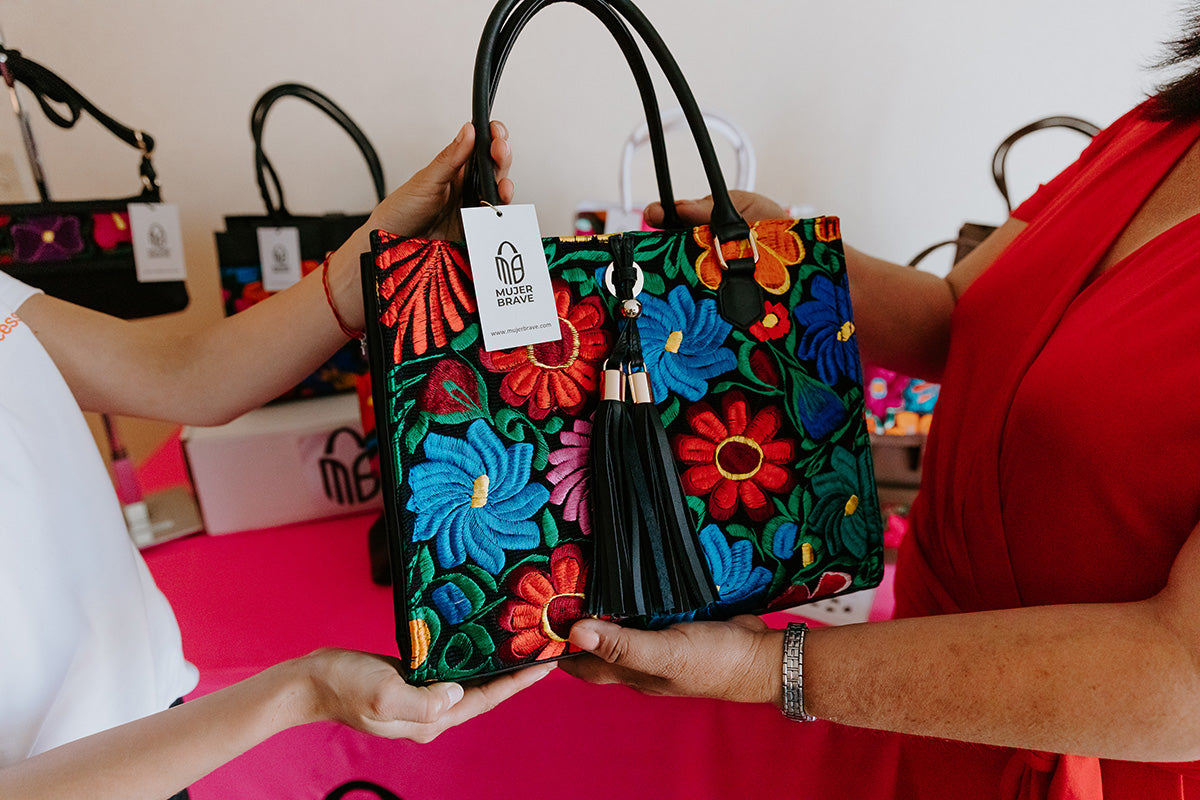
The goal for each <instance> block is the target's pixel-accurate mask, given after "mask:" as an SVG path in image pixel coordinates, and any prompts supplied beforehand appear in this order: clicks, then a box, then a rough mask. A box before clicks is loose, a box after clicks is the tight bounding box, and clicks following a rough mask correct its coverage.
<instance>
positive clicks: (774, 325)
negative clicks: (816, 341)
mask: <svg viewBox="0 0 1200 800" xmlns="http://www.w3.org/2000/svg"><path fill="white" fill-rule="evenodd" d="M791 329H792V317H791V315H790V314H788V311H787V308H785V307H784V305H783V304H782V303H772V302H771V301H770V300H768V301H767V302H766V303H765V304H764V312H763V318H762V319H760V320H759V321H758V322H756V323H754V324H753V325H751V326H750V335H751V336H753V337H754V338H755V339H758V340H759V341H760V342H770V341H773V340H775V339H782V338H783V337H784V336H787V335H788V331H790V330H791Z"/></svg>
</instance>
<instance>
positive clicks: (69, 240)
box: [12, 217, 83, 264]
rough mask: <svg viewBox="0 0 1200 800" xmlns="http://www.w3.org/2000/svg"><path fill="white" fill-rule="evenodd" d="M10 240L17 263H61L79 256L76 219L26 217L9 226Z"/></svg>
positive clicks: (81, 242) (78, 236)
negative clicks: (10, 229)
mask: <svg viewBox="0 0 1200 800" xmlns="http://www.w3.org/2000/svg"><path fill="white" fill-rule="evenodd" d="M12 238H13V259H14V260H15V261H17V262H18V263H27V264H28V263H34V262H38V261H64V260H66V259H68V258H70V257H71V256H73V255H76V254H77V253H81V252H83V238H82V237H81V236H80V233H79V220H78V219H77V218H76V217H30V218H29V219H27V220H25V221H24V222H22V223H17V224H16V225H13V226H12Z"/></svg>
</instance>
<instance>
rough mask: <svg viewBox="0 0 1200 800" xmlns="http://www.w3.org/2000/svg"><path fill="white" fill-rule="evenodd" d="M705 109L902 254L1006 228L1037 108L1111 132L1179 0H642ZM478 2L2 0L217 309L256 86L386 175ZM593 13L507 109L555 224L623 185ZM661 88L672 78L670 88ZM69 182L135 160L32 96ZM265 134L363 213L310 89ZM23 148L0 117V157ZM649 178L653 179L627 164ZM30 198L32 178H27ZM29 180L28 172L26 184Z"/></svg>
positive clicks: (631, 102)
mask: <svg viewBox="0 0 1200 800" xmlns="http://www.w3.org/2000/svg"><path fill="white" fill-rule="evenodd" d="M642 6H643V8H644V10H645V12H646V14H647V15H648V16H649V17H650V18H651V19H652V20H653V21H654V22H655V23H656V24H657V25H658V27H659V29H660V31H661V33H662V35H663V36H664V38H665V39H666V40H667V42H668V44H669V45H670V46H671V47H672V49H673V51H674V53H675V55H676V57H677V59H678V60H679V62H680V63H681V65H682V66H683V69H684V71H685V73H686V74H687V75H688V77H689V79H690V81H691V83H692V86H693V89H694V91H695V92H696V94H697V96H698V97H699V99H700V101H701V103H702V104H703V105H706V106H709V107H712V108H714V109H716V110H719V111H721V112H723V113H725V114H727V115H729V116H730V117H731V118H733V119H735V120H736V121H737V122H738V123H739V124H740V125H741V126H742V127H743V128H745V130H746V131H747V132H748V133H749V134H750V137H751V139H752V141H753V142H754V144H755V146H756V148H757V151H758V157H759V181H758V187H759V189H760V191H762V192H764V193H765V194H768V195H770V196H772V197H775V198H777V199H779V200H781V201H786V202H796V203H800V202H803V203H811V204H813V205H815V206H817V207H818V208H819V209H821V210H822V211H827V212H830V213H837V214H839V215H841V216H842V218H843V231H844V233H845V235H846V237H847V239H848V240H849V241H851V242H853V243H854V244H855V245H857V246H858V247H860V248H862V249H865V250H867V251H869V252H874V253H876V254H878V255H881V256H885V257H889V258H893V259H896V260H907V259H908V258H909V257H910V256H911V255H913V254H914V253H915V252H916V251H918V250H920V249H921V248H922V247H923V246H924V245H925V244H927V243H930V242H932V241H935V240H937V239H940V238H945V237H947V236H949V235H952V234H953V233H954V231H955V230H956V229H957V227H958V225H959V223H960V222H961V221H962V220H964V219H975V220H980V221H997V222H998V221H1000V220H1001V219H1002V217H1003V214H1004V208H1003V205H1002V203H1001V201H1000V199H999V196H998V195H997V193H996V191H995V189H994V188H993V187H992V186H991V178H990V174H989V163H990V158H991V154H992V151H993V149H994V148H995V146H996V144H997V143H998V142H999V141H1000V140H1001V139H1002V138H1003V137H1004V136H1005V135H1007V134H1008V133H1009V132H1011V131H1012V130H1014V129H1015V128H1017V127H1020V126H1021V125H1022V124H1024V123H1026V122H1028V121H1030V120H1032V119H1034V118H1036V117H1039V116H1043V115H1048V114H1055V113H1070V114H1075V115H1079V116H1083V117H1086V118H1088V119H1091V120H1093V121H1095V122H1096V123H1098V124H1106V123H1108V122H1110V121H1112V120H1113V119H1114V118H1116V117H1117V116H1118V115H1119V114H1121V113H1122V112H1123V111H1125V110H1126V109H1128V108H1129V107H1131V106H1132V105H1133V104H1135V103H1137V102H1138V101H1139V100H1140V99H1141V98H1142V97H1143V96H1144V94H1145V93H1146V91H1148V90H1149V89H1150V88H1151V87H1152V85H1153V83H1154V80H1155V77H1154V76H1153V75H1151V74H1150V73H1149V72H1148V71H1147V70H1146V69H1145V67H1146V65H1147V64H1149V63H1151V62H1152V61H1154V60H1155V59H1156V58H1157V56H1158V55H1159V54H1160V52H1161V49H1160V45H1159V43H1160V42H1161V41H1162V40H1165V39H1168V38H1170V37H1172V36H1174V35H1176V34H1177V33H1178V30H1179V28H1180V19H1181V18H1180V17H1179V15H1178V6H1179V0H1136V2H1131V0H1091V2H1088V3H1086V4H1083V3H1081V2H1080V0H1008V2H1005V3H983V2H978V0H908V1H907V2H895V0H858V2H849V1H848V0H841V2H827V1H826V2H814V1H813V0H742V2H732V0H645V2H643V3H642ZM490 8H491V3H490V2H486V1H485V0H452V1H451V2H446V1H445V0H443V2H433V0H389V1H386V2H385V0H374V1H372V0H339V2H284V0H208V1H207V2H199V1H198V0H121V2H119V3H118V2H85V1H84V0H0V27H2V29H3V31H4V34H5V36H6V38H7V41H8V43H9V45H10V46H13V47H17V48H19V49H21V50H23V51H24V52H25V53H26V54H27V55H28V56H30V57H31V58H34V59H35V60H38V61H41V62H42V63H44V64H46V65H48V66H50V67H52V68H53V69H55V70H56V71H59V72H60V73H61V74H62V75H64V76H65V77H67V78H68V79H69V80H70V81H72V82H73V83H75V84H76V85H77V86H78V87H79V88H80V89H81V90H82V91H83V92H84V93H85V94H86V95H88V96H90V97H91V98H92V99H93V100H94V101H96V102H97V104H98V105H100V106H101V107H103V108H105V109H106V110H108V111H109V112H110V113H112V114H113V115H114V116H116V117H117V118H119V119H121V120H123V121H125V122H127V123H128V124H130V125H132V126H135V127H142V128H144V129H146V130H147V131H149V132H150V133H152V134H153V135H154V136H155V137H156V138H157V140H158V149H157V151H156V166H157V168H158V170H159V174H160V176H161V178H162V182H163V187H164V192H165V195H166V197H167V199H168V200H170V201H173V202H175V203H178V204H179V205H180V207H181V210H182V215H183V224H184V230H185V236H186V238H187V240H188V241H187V256H188V261H189V270H190V278H189V280H190V282H191V285H192V292H193V297H194V309H193V310H191V311H189V312H188V313H189V314H191V315H193V317H195V318H197V319H199V318H201V317H203V316H208V315H216V314H217V313H219V312H218V299H217V288H216V278H215V270H216V267H215V257H214V249H213V243H212V232H213V231H214V230H215V229H217V228H219V227H220V225H221V217H222V215H223V214H226V213H257V212H259V211H260V210H261V201H260V200H259V198H258V194H257V187H256V186H255V183H254V178H253V172H252V161H251V143H250V137H249V134H248V116H249V111H250V107H251V105H252V104H253V101H254V99H255V98H256V97H257V96H258V94H259V93H260V92H261V91H262V90H263V89H265V88H266V87H267V86H269V85H271V84H273V83H276V82H279V81H284V80H296V81H301V82H306V83H310V84H312V85H314V86H316V87H317V88H319V89H322V90H323V91H325V92H327V93H328V94H330V95H331V96H332V97H333V98H334V99H335V100H337V101H338V102H339V103H340V104H341V105H343V106H344V107H345V108H346V109H347V110H348V111H349V113H350V114H351V116H353V117H354V118H355V119H356V120H358V122H359V123H360V124H361V125H362V127H363V128H364V130H365V131H366V132H367V134H368V136H369V137H370V138H371V139H372V140H373V141H374V143H375V145H376V147H377V149H378V150H379V152H380V155H381V158H382V159H383V161H384V165H385V168H386V171H387V177H388V181H389V183H390V184H392V185H396V184H398V183H400V182H402V181H403V180H404V179H405V178H406V177H407V176H408V175H409V174H411V172H412V171H413V170H414V169H416V168H417V167H419V166H420V165H422V164H423V163H425V161H427V160H428V158H429V157H430V156H431V155H432V154H433V153H434V152H435V151H436V150H437V149H438V148H440V147H441V146H442V144H443V142H444V141H447V140H448V138H449V137H450V136H451V135H452V134H453V132H454V131H455V129H456V128H457V126H458V125H459V124H461V123H462V122H463V121H464V120H465V119H467V117H468V116H469V108H470V102H469V101H470V98H469V94H470V75H471V68H472V63H473V60H474V52H475V47H476V43H477V41H478V36H479V33H480V31H481V29H482V26H483V21H484V19H485V17H486V15H487V13H488V11H489V10H490ZM605 36H606V34H605V33H604V31H603V29H602V28H601V27H600V26H599V25H597V24H596V23H595V21H594V20H592V19H591V18H590V17H589V16H587V15H586V14H584V13H583V12H582V11H580V10H579V9H576V8H570V7H565V6H558V7H554V8H551V9H550V10H549V11H547V12H546V13H545V14H544V15H543V16H542V17H540V18H539V19H538V20H536V21H535V22H534V23H533V24H532V25H531V26H530V28H529V29H528V31H527V33H526V35H525V36H524V38H523V39H522V41H521V42H520V44H519V45H518V47H517V50H516V52H515V54H514V56H513V58H512V61H511V64H510V68H509V70H508V71H507V73H506V76H505V80H504V82H503V84H502V88H501V93H500V98H499V102H498V105H497V111H496V115H497V116H498V117H499V118H501V119H503V120H505V121H506V122H507V123H508V124H509V127H510V128H511V130H512V144H513V148H514V150H515V152H516V156H517V166H516V168H515V170H514V177H515V179H516V180H517V182H518V187H519V195H520V199H522V200H531V201H533V202H535V203H536V204H537V206H538V208H539V216H540V218H541V220H542V225H543V230H544V232H545V233H547V234H553V233H564V232H567V229H568V227H569V224H570V219H571V210H572V209H573V208H574V206H575V205H576V203H577V202H579V201H580V200H582V199H600V198H610V197H615V194H616V166H617V161H618V154H619V151H620V146H621V144H622V142H623V140H624V137H625V136H626V134H627V133H628V132H629V130H631V129H632V128H633V127H634V125H635V124H637V123H638V122H639V121H640V106H639V103H638V100H637V94H636V92H635V90H634V87H633V84H632V82H631V80H630V79H629V77H628V73H627V71H626V70H625V67H624V64H623V63H622V62H621V60H620V55H619V53H618V51H617V50H616V48H615V46H614V45H612V44H611V42H609V41H607V40H606V38H605ZM660 88H662V89H664V90H665V87H662V86H660ZM26 100H27V103H28V104H29V105H30V107H31V111H32V114H33V117H34V120H33V121H34V127H35V131H36V135H37V137H38V140H39V143H40V145H41V149H42V154H43V159H44V162H45V165H46V169H47V172H48V175H49V180H50V187H51V190H52V192H53V193H54V195H55V196H56V197H58V198H60V199H68V198H85V197H98V196H105V195H109V196H112V195H119V194H131V193H133V192H134V191H135V190H136V189H137V183H136V180H135V178H136V174H135V170H136V163H137V159H136V155H135V154H134V153H133V152H132V151H131V150H129V149H127V148H125V147H124V146H123V145H120V144H118V143H116V142H115V140H111V139H109V138H107V134H105V133H104V132H103V131H102V130H101V129H99V127H98V126H96V125H94V124H93V123H91V122H90V121H89V122H87V123H85V124H82V125H81V126H80V127H79V128H78V129H76V130H73V131H62V130H60V129H58V128H55V127H53V126H52V125H50V124H49V123H48V122H47V121H46V120H45V118H44V117H43V116H42V115H41V112H40V110H38V109H37V108H36V106H35V105H33V104H32V101H30V100H29V97H28V95H26ZM267 144H268V149H269V152H270V154H271V156H272V158H273V160H274V161H275V163H276V166H277V168H278V169H279V171H280V173H281V175H282V176H283V180H284V183H285V187H286V189H287V192H288V195H287V196H288V200H289V205H290V206H291V208H292V210H293V211H297V212H301V211H307V212H324V211H330V210H335V209H341V210H351V211H365V210H366V209H367V208H368V207H369V206H370V204H371V193H370V189H369V182H368V180H367V177H366V172H365V170H364V168H363V167H362V166H361V164H360V163H359V162H358V160H357V155H356V153H355V151H354V149H353V147H352V146H351V144H350V143H349V140H346V139H344V137H342V136H341V134H340V133H339V132H338V131H336V129H335V128H334V127H333V126H332V124H327V123H326V122H324V120H323V119H322V118H321V117H320V116H319V115H318V114H317V112H316V111H315V110H311V109H309V108H308V107H307V106H304V105H303V104H300V103H298V102H294V101H293V102H290V103H284V104H282V105H280V106H277V107H276V109H275V110H274V111H273V112H272V116H271V119H270V122H269V124H268V136H267ZM687 144H688V142H687V141H686V140H685V139H683V138H682V137H673V138H672V148H673V153H674V154H675V161H676V164H677V166H676V169H675V171H676V176H677V177H676V189H677V194H678V195H680V196H690V195H697V194H704V193H707V192H706V189H705V187H704V184H703V182H702V181H701V180H700V177H699V170H698V168H697V165H696V159H695V157H694V155H693V154H692V151H691V150H690V149H689V148H688V147H687ZM1081 145H1082V139H1081V138H1077V137H1075V136H1074V135H1072V134H1069V133H1061V132H1060V133H1050V134H1044V135H1043V138H1042V139H1039V140H1038V141H1036V142H1035V141H1029V142H1027V143H1024V144H1023V146H1022V147H1020V148H1018V149H1016V150H1014V152H1013V154H1012V158H1011V159H1010V163H1011V172H1012V175H1013V179H1012V183H1013V184H1014V185H1015V192H1016V194H1018V195H1020V196H1024V195H1025V194H1028V193H1029V191H1031V190H1032V189H1033V188H1034V187H1035V186H1036V184H1037V183H1038V182H1039V181H1040V180H1045V179H1046V178H1048V177H1049V176H1050V175H1051V174H1052V173H1053V172H1054V171H1056V169H1057V168H1058V167H1060V166H1062V165H1063V164H1065V163H1066V161H1068V160H1069V159H1070V158H1071V157H1072V156H1073V152H1077V151H1078V149H1079V147H1080V146H1081ZM6 152H7V153H11V154H13V155H14V156H15V157H16V158H17V160H18V163H23V160H24V156H23V151H22V149H21V145H20V141H19V138H18V134H17V128H16V125H15V123H14V122H13V119H12V116H11V114H8V113H7V111H6V110H0V154H3V153H6ZM638 175H639V178H638V180H639V187H640V188H642V189H643V190H644V191H642V192H641V194H642V195H646V194H648V193H649V191H650V190H651V189H652V182H651V180H650V177H649V171H648V167H647V166H646V165H642V164H639V172H638ZM27 189H29V187H28V186H27ZM29 191H30V193H32V192H31V189H29Z"/></svg>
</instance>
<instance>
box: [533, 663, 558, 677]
mask: <svg viewBox="0 0 1200 800" xmlns="http://www.w3.org/2000/svg"><path fill="white" fill-rule="evenodd" d="M557 666H558V665H557V664H553V663H551V664H542V665H541V666H539V667H534V674H533V679H534V680H535V681H540V680H541V679H542V678H544V677H546V676H547V675H549V674H550V673H551V672H554V668H555V667H557Z"/></svg>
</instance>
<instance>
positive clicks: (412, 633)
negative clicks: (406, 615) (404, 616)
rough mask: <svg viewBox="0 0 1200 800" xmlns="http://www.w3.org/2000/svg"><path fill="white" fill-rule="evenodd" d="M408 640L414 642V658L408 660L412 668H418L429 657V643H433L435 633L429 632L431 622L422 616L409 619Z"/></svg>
mask: <svg viewBox="0 0 1200 800" xmlns="http://www.w3.org/2000/svg"><path fill="white" fill-rule="evenodd" d="M408 640H409V641H410V642H411V643H412V658H410V659H409V661H408V666H409V667H410V668H411V669H417V668H418V667H420V666H421V665H422V664H424V663H425V659H427V658H429V645H430V644H432V643H433V635H432V634H431V633H430V632H429V623H428V622H426V621H425V620H423V619H421V618H420V617H415V618H413V619H410V620H409V621H408Z"/></svg>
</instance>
